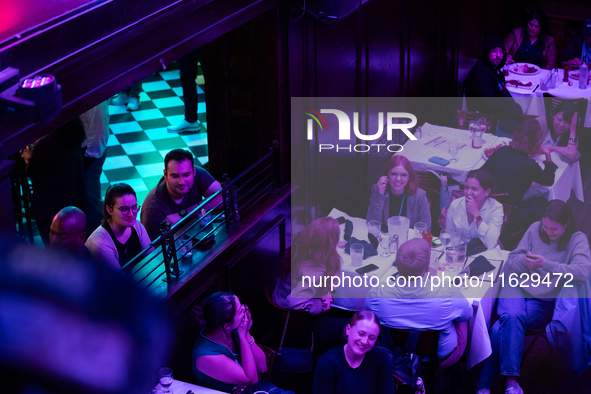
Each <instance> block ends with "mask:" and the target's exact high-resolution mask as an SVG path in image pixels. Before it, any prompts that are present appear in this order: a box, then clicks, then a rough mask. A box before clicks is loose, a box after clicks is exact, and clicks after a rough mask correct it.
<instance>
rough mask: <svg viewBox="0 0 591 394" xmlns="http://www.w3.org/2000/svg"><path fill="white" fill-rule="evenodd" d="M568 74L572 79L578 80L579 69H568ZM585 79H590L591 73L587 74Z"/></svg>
mask: <svg viewBox="0 0 591 394" xmlns="http://www.w3.org/2000/svg"><path fill="white" fill-rule="evenodd" d="M568 74H569V76H570V77H571V78H572V79H576V80H577V81H578V80H579V70H572V71H569V72H568ZM587 79H588V80H589V79H591V73H590V74H589V76H588V78H587Z"/></svg>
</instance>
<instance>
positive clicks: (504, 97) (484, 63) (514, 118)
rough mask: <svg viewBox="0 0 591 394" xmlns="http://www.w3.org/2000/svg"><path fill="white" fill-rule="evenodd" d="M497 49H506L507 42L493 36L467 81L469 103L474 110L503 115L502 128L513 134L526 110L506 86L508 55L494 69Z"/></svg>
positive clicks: (500, 123) (465, 83) (466, 91)
mask: <svg viewBox="0 0 591 394" xmlns="http://www.w3.org/2000/svg"><path fill="white" fill-rule="evenodd" d="M493 48H503V50H505V45H504V44H503V41H502V40H501V39H500V38H498V37H490V38H489V39H487V40H486V42H485V43H484V47H483V48H482V53H481V54H480V58H479V59H478V61H477V62H476V64H475V65H474V67H472V70H470V72H469V73H468V78H466V81H465V82H464V93H465V95H466V104H467V105H468V110H470V111H480V112H482V113H487V114H491V115H496V116H497V117H498V118H499V127H500V128H501V129H503V130H505V131H507V132H509V133H512V132H513V131H514V130H515V129H516V128H517V125H518V124H519V123H521V122H522V120H523V110H522V109H521V107H520V106H519V104H517V103H516V102H515V101H514V100H513V97H511V93H509V91H508V90H507V87H506V85H505V76H504V75H503V73H502V72H501V71H500V70H501V68H502V67H503V66H504V65H505V62H506V61H507V55H506V54H505V55H504V56H503V60H502V61H501V63H500V64H499V66H498V67H497V68H494V67H493V65H492V64H491V63H490V59H489V54H490V51H491V49H493Z"/></svg>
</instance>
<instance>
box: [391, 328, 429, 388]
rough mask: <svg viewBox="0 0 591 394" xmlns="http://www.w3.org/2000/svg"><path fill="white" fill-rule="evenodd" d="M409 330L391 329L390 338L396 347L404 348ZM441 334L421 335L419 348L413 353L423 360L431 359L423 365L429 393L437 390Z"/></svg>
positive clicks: (422, 333) (422, 374)
mask: <svg viewBox="0 0 591 394" xmlns="http://www.w3.org/2000/svg"><path fill="white" fill-rule="evenodd" d="M410 331H411V330H409V329H399V328H390V336H391V337H392V343H393V345H394V347H399V348H404V345H405V344H406V341H407V340H408V336H409V334H410ZM439 333H440V331H438V330H424V331H421V332H420V334H419V340H418V342H417V347H416V348H415V351H414V352H413V353H414V354H416V355H417V356H419V357H421V359H425V358H426V357H428V358H429V360H428V362H426V363H423V364H422V371H421V376H422V378H423V381H424V382H425V388H426V391H427V392H431V391H434V390H435V374H436V373H437V368H438V366H439V356H438V354H437V348H438V346H439Z"/></svg>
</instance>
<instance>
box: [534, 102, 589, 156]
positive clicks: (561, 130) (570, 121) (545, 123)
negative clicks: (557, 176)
mask: <svg viewBox="0 0 591 394" xmlns="http://www.w3.org/2000/svg"><path fill="white" fill-rule="evenodd" d="M536 120H537V121H538V122H540V125H541V127H542V131H543V132H544V134H545V135H544V136H543V137H542V138H543V139H542V145H543V146H547V147H548V150H549V151H550V152H558V154H559V155H560V160H562V161H563V162H565V163H569V164H570V163H574V162H577V161H578V160H579V159H580V158H581V153H580V152H579V151H578V150H577V148H578V146H579V140H578V138H577V120H578V112H577V111H575V107H574V105H573V103H571V102H569V101H562V102H560V104H558V105H557V106H556V108H554V110H553V111H552V113H550V114H548V115H547V117H543V116H540V117H538V118H536Z"/></svg>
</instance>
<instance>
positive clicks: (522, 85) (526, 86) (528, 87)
mask: <svg viewBox="0 0 591 394" xmlns="http://www.w3.org/2000/svg"><path fill="white" fill-rule="evenodd" d="M510 81H515V82H517V84H515V83H509V82H510ZM505 83H506V85H507V87H510V88H514V89H523V90H532V89H533V88H534V86H535V85H534V83H533V82H531V81H528V82H525V83H523V82H522V81H520V80H518V79H510V80H509V81H505Z"/></svg>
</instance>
